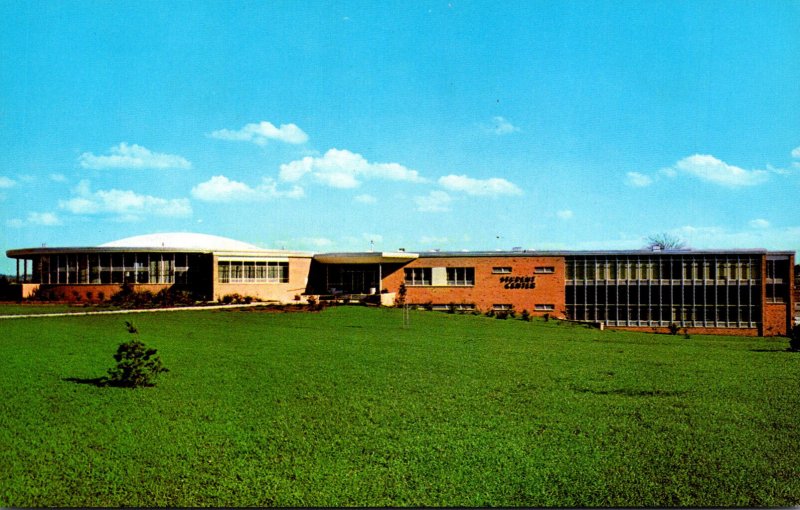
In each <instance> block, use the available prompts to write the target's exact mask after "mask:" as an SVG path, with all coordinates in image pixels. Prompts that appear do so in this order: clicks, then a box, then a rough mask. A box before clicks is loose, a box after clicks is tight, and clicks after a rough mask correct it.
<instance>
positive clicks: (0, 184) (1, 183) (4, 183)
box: [0, 175, 17, 189]
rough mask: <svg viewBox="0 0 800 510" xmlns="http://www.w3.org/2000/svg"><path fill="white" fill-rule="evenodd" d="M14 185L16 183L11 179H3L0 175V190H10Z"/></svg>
mask: <svg viewBox="0 0 800 510" xmlns="http://www.w3.org/2000/svg"><path fill="white" fill-rule="evenodd" d="M16 184H17V182H16V181H14V180H13V179H9V178H8V177H3V176H1V175H0V189H2V188H6V189H7V188H11V187H13V186H14V185H16Z"/></svg>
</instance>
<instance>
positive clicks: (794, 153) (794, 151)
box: [792, 147, 800, 158]
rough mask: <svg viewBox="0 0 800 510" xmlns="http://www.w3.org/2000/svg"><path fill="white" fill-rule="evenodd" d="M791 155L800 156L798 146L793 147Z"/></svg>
mask: <svg viewBox="0 0 800 510" xmlns="http://www.w3.org/2000/svg"><path fill="white" fill-rule="evenodd" d="M792 157H793V158H800V147H795V149H794V150H793V151H792Z"/></svg>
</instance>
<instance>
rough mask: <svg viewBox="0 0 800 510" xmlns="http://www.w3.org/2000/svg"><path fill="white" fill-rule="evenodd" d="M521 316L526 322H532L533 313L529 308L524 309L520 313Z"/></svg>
mask: <svg viewBox="0 0 800 510" xmlns="http://www.w3.org/2000/svg"><path fill="white" fill-rule="evenodd" d="M519 317H520V319H522V320H524V321H525V322H530V321H531V314H530V312H528V310H522V313H521V314H520V316H519Z"/></svg>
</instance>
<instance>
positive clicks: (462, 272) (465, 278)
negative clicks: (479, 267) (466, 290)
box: [447, 267, 475, 286]
mask: <svg viewBox="0 0 800 510" xmlns="http://www.w3.org/2000/svg"><path fill="white" fill-rule="evenodd" d="M447 285H455V286H468V285H475V268H474V267H448V268H447Z"/></svg>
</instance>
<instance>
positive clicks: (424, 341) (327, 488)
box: [0, 307, 800, 507]
mask: <svg viewBox="0 0 800 510" xmlns="http://www.w3.org/2000/svg"><path fill="white" fill-rule="evenodd" d="M130 317H132V318H133V320H134V321H135V323H136V324H137V326H138V327H139V331H140V337H141V339H142V340H143V341H144V342H145V343H147V344H148V345H151V346H153V347H155V348H157V349H158V350H159V354H160V355H161V357H162V359H163V361H164V364H165V366H167V367H168V368H169V369H170V372H169V373H167V374H164V375H163V376H162V377H161V378H160V380H159V383H158V385H157V386H156V387H153V388H144V389H137V390H130V389H123V388H101V387H97V386H94V385H92V384H87V383H83V382H81V380H84V379H91V378H95V377H99V376H102V375H104V374H105V370H106V369H107V368H109V367H111V366H112V365H113V363H114V361H113V359H112V357H111V356H112V354H113V353H114V351H115V349H116V346H117V345H118V344H119V343H120V342H121V341H124V340H127V339H128V336H129V335H128V333H127V332H126V331H125V329H124V320H125V319H126V318H130ZM410 319H411V320H410V326H409V327H408V328H404V327H403V323H402V312H401V311H399V310H388V309H367V308H361V307H339V308H332V309H328V310H325V311H323V312H319V313H264V312H259V311H255V310H237V311H230V310H226V311H198V312H195V311H189V312H180V313H153V314H137V315H135V316H113V315H112V316H95V317H59V318H35V319H22V320H19V319H17V320H5V321H0V373H1V374H2V376H1V377H0V465H2V466H3V469H2V470H0V506H3V507H8V506H73V507H75V506H78V507H83V506H121V505H122V506H217V507H219V506H222V507H228V506H273V505H279V506H365V505H368V506H386V505H390V506H419V505H424V506H571V507H574V506H658V507H662V506H674V505H678V506H709V505H714V506H726V507H728V506H748V507H751V506H790V505H797V504H798V503H800V426H799V425H798V411H800V385H799V381H800V354H797V353H790V352H786V351H785V348H786V347H787V345H788V343H787V342H786V340H785V339H760V338H731V337H710V336H699V335H693V336H692V337H691V338H690V339H685V338H683V337H682V336H680V335H679V336H669V335H653V334H644V333H630V332H615V331H608V330H607V331H599V330H595V329H588V328H585V327H582V326H577V325H570V324H561V323H559V322H556V321H550V322H546V323H545V322H543V321H541V320H537V321H534V322H531V323H527V322H523V321H520V320H497V319H492V318H487V317H481V316H478V317H476V316H469V315H466V316H460V315H449V314H445V313H438V312H423V311H420V312H411V317H410Z"/></svg>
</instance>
